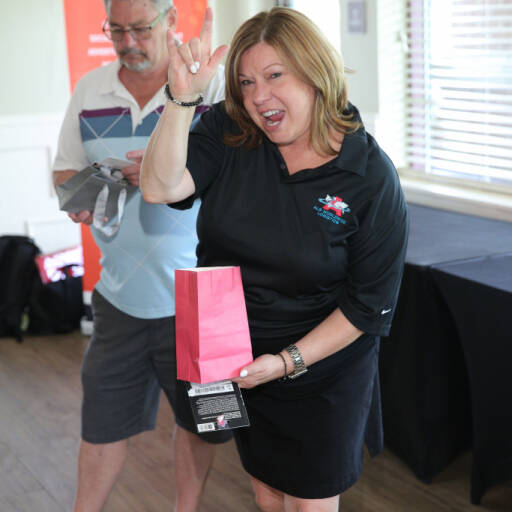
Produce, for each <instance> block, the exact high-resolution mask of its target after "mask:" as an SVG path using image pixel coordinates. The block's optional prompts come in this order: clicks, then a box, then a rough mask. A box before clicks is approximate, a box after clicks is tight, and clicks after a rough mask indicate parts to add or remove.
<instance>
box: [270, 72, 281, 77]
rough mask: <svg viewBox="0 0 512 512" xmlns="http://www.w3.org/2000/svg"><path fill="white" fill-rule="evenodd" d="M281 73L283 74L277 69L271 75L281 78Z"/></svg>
mask: <svg viewBox="0 0 512 512" xmlns="http://www.w3.org/2000/svg"><path fill="white" fill-rule="evenodd" d="M281 74H282V73H281V72H279V71H276V72H275V73H272V74H271V75H270V78H279V77H280V76H281Z"/></svg>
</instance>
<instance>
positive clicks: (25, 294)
mask: <svg viewBox="0 0 512 512" xmlns="http://www.w3.org/2000/svg"><path fill="white" fill-rule="evenodd" d="M40 252H41V251H40V250H39V247H38V246H37V245H36V244H35V243H34V241H33V240H32V239H31V238H29V237H27V236H19V235H4V236H0V337H3V336H9V337H14V338H16V339H17V340H18V341H19V342H21V341H22V339H23V335H24V334H25V333H27V332H29V333H30V334H35V335H40V334H54V333H55V334H60V333H66V332H70V331H73V330H74V329H77V328H78V327H79V326H80V319H81V317H82V315H83V314H84V305H83V300H82V278H81V277H73V272H72V268H71V267H72V266H68V267H64V268H63V269H61V270H62V271H63V272H64V275H65V276H66V277H65V279H61V280H60V281H55V282H50V283H47V284H44V283H43V282H42V281H41V276H40V275H39V271H38V269H37V265H36V263H35V257H36V256H37V255H38V254H39V253H40Z"/></svg>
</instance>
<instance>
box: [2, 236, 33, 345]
mask: <svg viewBox="0 0 512 512" xmlns="http://www.w3.org/2000/svg"><path fill="white" fill-rule="evenodd" d="M40 252H41V251H40V250H39V247H38V246H37V245H36V244H35V243H34V241H33V240H32V239H31V238H29V237H27V236H21V235H4V236H0V336H12V337H14V338H16V339H17V340H18V341H21V340H22V337H23V333H24V331H25V330H26V329H27V327H28V322H29V312H28V305H29V302H30V296H31V294H32V290H33V288H34V283H35V281H36V279H40V278H39V272H38V270H37V266H36V263H35V261H34V258H35V256H36V255H37V254H39V253H40Z"/></svg>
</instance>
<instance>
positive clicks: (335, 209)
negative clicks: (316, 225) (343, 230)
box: [313, 194, 350, 224]
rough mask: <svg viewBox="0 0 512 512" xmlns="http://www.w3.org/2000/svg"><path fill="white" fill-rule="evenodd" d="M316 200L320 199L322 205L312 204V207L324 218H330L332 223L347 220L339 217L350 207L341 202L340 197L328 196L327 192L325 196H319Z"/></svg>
mask: <svg viewBox="0 0 512 512" xmlns="http://www.w3.org/2000/svg"><path fill="white" fill-rule="evenodd" d="M318 201H320V203H322V204H323V205H324V206H322V207H320V206H318V205H315V206H313V209H314V210H315V211H316V213H317V215H319V216H320V217H323V218H324V219H327V220H330V221H331V222H333V223H334V224H346V223H347V221H346V220H345V219H342V218H341V217H342V216H343V215H344V214H345V213H349V212H350V208H349V206H348V204H347V203H344V202H343V199H341V197H338V196H330V195H329V194H327V195H326V196H325V197H320V198H319V199H318Z"/></svg>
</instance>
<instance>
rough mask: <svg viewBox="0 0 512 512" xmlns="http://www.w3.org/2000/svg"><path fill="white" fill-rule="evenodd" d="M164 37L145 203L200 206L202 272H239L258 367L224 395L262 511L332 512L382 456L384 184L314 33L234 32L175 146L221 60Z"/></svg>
mask: <svg viewBox="0 0 512 512" xmlns="http://www.w3.org/2000/svg"><path fill="white" fill-rule="evenodd" d="M211 16H212V15H211V12H210V11H209V10H208V11H207V15H206V17H205V23H204V26H203V30H202V33H201V37H200V39H192V40H191V41H190V42H189V43H188V44H184V45H182V46H180V47H179V48H177V47H176V46H175V45H174V44H173V43H172V34H170V36H169V45H168V47H169V52H170V56H171V64H170V68H169V91H170V98H171V99H170V101H168V103H167V105H166V107H165V109H164V112H163V113H162V117H161V119H160V122H159V124H158V125H157V127H156V129H155V132H154V133H153V135H152V138H151V140H150V143H149V145H148V149H147V151H146V154H145V157H144V162H143V166H142V190H143V194H144V197H145V198H146V200H148V201H153V202H163V203H175V202H179V201H182V200H185V199H187V198H190V197H200V198H201V199H202V206H201V210H200V213H199V218H198V225H197V229H198V236H199V245H198V248H197V255H198V265H199V266H215V265H240V267H241V269H242V280H243V283H244V291H245V297H246V304H247V311H248V317H249V324H250V329H251V339H252V346H253V352H254V357H255V360H254V362H253V363H252V364H250V365H248V366H247V367H246V368H244V369H243V370H242V372H241V377H240V378H237V379H234V380H235V381H236V382H237V383H238V384H239V385H240V387H242V388H245V390H244V396H245V400H246V405H247V408H248V412H249V417H250V421H251V426H250V427H249V428H244V429H238V430H236V431H235V437H236V441H237V446H238V450H239V453H240V457H241V460H242V463H243V466H244V468H245V469H246V470H247V472H248V473H249V475H250V478H251V482H252V485H253V488H254V491H255V495H256V501H257V503H258V505H259V506H260V507H261V508H262V509H263V510H268V511H274V510H276V511H277V510H287V511H288V510H315V511H324V510H325V511H331V510H332V511H335V510H338V503H339V494H340V493H341V492H343V491H344V490H346V489H347V488H348V487H350V486H351V485H352V484H353V483H354V482H355V481H356V480H357V478H358V477H359V475H360V473H361V459H362V447H363V442H364V441H366V443H367V445H368V447H369V449H370V453H371V454H376V453H378V452H379V451H380V450H381V449H382V428H381V417H380V396H379V389H378V366H377V356H378V343H379V336H382V335H385V334H387V333H388V331H389V328H390V322H391V317H392V314H393V308H394V305H395V302H396V297H397V293H398V287H399V283H400V278H401V274H402V266H403V259H404V253H405V243H406V235H407V213H406V205H405V201H404V199H403V195H402V192H401V189H400V185H399V181H398V177H397V174H396V171H395V169H394V167H393V165H392V163H391V162H390V160H389V159H388V158H387V156H386V155H385V154H384V153H383V152H382V151H381V150H380V149H379V147H378V146H377V144H376V143H375V141H374V139H373V138H372V137H371V135H369V134H367V133H366V132H365V130H364V128H363V126H362V123H361V121H360V119H359V115H358V112H357V110H356V109H355V107H353V106H352V105H350V104H349V103H348V101H347V89H346V84H345V77H344V74H343V65H342V62H341V59H340V56H339V55H338V54H337V53H336V52H335V50H334V49H333V48H332V47H331V46H330V45H329V43H328V42H327V41H326V40H325V39H324V37H323V36H322V34H321V33H320V32H319V30H318V29H317V28H316V27H315V26H314V25H313V24H312V22H311V21H310V20H309V19H308V18H306V17H305V16H303V15H302V14H300V13H299V12H296V11H294V10H292V9H286V8H274V9H272V10H271V11H269V12H262V13H260V14H258V15H256V16H254V17H253V18H251V19H250V20H249V21H247V22H246V23H244V24H243V25H242V26H241V28H240V29H239V30H238V31H237V33H236V34H235V36H234V39H233V42H232V46H231V49H230V51H229V54H228V56H227V62H226V84H227V85H226V101H225V104H224V103H220V104H218V105H216V106H214V108H213V109H212V110H211V111H209V112H207V113H205V114H204V115H203V116H202V118H201V120H200V122H199V123H198V125H196V127H195V128H194V129H193V132H192V134H191V136H190V139H189V136H188V129H189V126H190V122H191V120H192V115H193V110H194V109H193V108H189V105H190V106H194V105H195V104H196V103H197V101H198V98H199V95H200V93H201V91H202V90H204V88H205V87H206V84H207V83H208V80H209V77H211V76H212V74H213V73H214V70H215V68H216V67H217V65H218V62H219V60H220V59H221V58H222V56H223V54H224V53H225V51H226V48H225V47H220V48H218V49H217V50H216V51H215V52H214V53H213V54H211V51H210V40H211V21H212V20H211Z"/></svg>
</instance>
